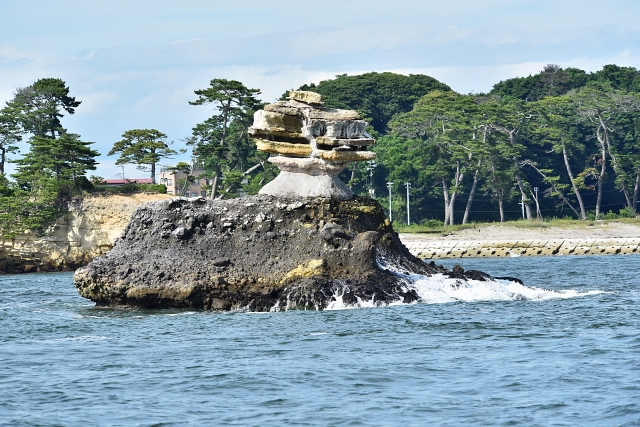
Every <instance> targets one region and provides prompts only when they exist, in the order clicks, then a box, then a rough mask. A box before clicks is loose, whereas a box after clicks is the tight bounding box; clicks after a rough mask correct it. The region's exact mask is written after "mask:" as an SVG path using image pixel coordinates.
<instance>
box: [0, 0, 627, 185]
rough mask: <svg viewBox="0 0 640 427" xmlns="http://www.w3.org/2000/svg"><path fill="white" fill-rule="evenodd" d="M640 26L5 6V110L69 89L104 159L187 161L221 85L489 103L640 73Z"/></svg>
mask: <svg viewBox="0 0 640 427" xmlns="http://www.w3.org/2000/svg"><path fill="white" fill-rule="evenodd" d="M638 16H640V2H639V1H637V0H609V1H607V2H605V3H603V2H601V1H598V2H596V1H592V0H581V1H577V0H576V1H574V0H555V1H547V0H537V1H529V0H483V1H478V0H475V1H472V0H449V1H442V0H439V1H431V0H422V1H420V0H395V1H379V0H340V1H337V0H315V1H304V0H297V1H293V0H271V1H258V0H254V1H249V0H234V1H224V2H222V1H217V0H206V1H205V0H182V1H180V2H177V1H162V2H161V1H157V0H156V1H153V0H135V1H131V0H128V1H124V0H110V1H108V2H106V1H93V0H57V1H56V2H51V1H43V0H19V1H17V0H2V1H1V2H0V101H2V102H4V101H6V100H8V99H10V98H11V97H12V93H13V91H14V90H15V89H16V88H17V87H22V86H28V85H29V84H31V83H33V82H34V81H35V80H37V79H39V78H43V77H57V78H61V79H63V80H65V81H66V82H67V84H68V85H69V86H70V88H71V95H72V96H76V98H77V99H78V100H81V101H82V105H80V107H78V109H77V111H76V114H74V115H73V116H67V117H65V118H63V125H64V126H65V127H67V128H68V129H69V131H71V132H74V133H79V134H81V135H82V137H83V139H84V140H86V141H95V143H96V144H95V145H94V147H95V148H96V149H97V150H98V151H100V152H101V153H105V154H106V153H107V152H108V151H109V149H110V148H111V146H112V145H113V143H114V142H115V141H117V140H119V139H120V138H119V137H120V135H121V134H122V133H123V132H124V131H126V130H128V129H135V128H155V129H158V130H160V131H162V132H164V133H166V134H167V135H168V136H169V139H170V140H172V141H174V146H175V147H182V146H183V143H182V142H181V139H182V138H184V137H186V136H188V135H189V134H190V132H191V128H192V127H193V126H194V125H195V124H197V123H199V122H201V121H203V120H204V119H206V118H207V117H208V116H209V115H210V114H211V109H210V107H208V106H198V107H196V106H190V105H189V104H188V101H190V100H194V99H195V95H194V94H193V91H194V90H196V89H202V88H205V87H206V86H208V83H209V81H210V80H211V79H213V78H229V79H236V80H240V81H242V82H243V83H245V84H246V85H247V86H249V87H253V88H259V89H261V90H262V95H261V98H262V99H264V100H265V101H273V100H275V99H276V98H278V97H279V96H280V95H281V94H282V92H284V91H285V90H286V89H290V88H294V87H298V86H299V85H301V84H303V83H309V82H319V81H320V80H324V79H327V78H331V77H333V76H335V75H336V74H342V73H348V74H357V73H362V72H368V71H379V72H381V71H395V72H399V73H404V74H409V73H414V74H415V73H423V74H428V75H431V76H433V77H435V78H437V79H439V80H440V81H442V82H444V83H447V84H449V85H450V86H451V87H452V88H453V89H454V90H456V91H458V92H461V93H469V92H484V91H488V90H490V89H491V87H492V86H493V84H495V83H497V82H498V81H500V80H504V79H507V78H510V77H516V76H526V75H529V74H534V73H536V72H538V71H539V70H541V69H542V67H543V66H544V65H545V64H548V63H554V64H559V65H561V66H563V67H568V66H573V67H578V68H582V69H585V70H587V71H597V70H599V69H600V68H601V67H602V66H603V65H605V64H611V63H615V64H618V65H624V66H633V67H636V68H640V20H639V19H638ZM185 158H186V157H185ZM99 160H100V162H101V164H100V167H99V169H98V170H97V171H96V173H97V174H98V175H101V176H104V177H115V175H116V174H117V173H119V172H121V170H120V168H119V167H115V166H114V162H115V158H114V157H113V156H112V157H109V156H102V157H101V158H100V159H99ZM177 160H178V159H175V160H172V161H166V163H175V162H176V161H177ZM125 174H126V175H127V177H135V176H138V177H139V176H144V175H145V174H144V173H142V172H140V171H136V169H135V167H134V166H132V165H130V166H127V167H126V171H125Z"/></svg>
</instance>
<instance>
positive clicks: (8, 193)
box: [0, 175, 61, 238]
mask: <svg viewBox="0 0 640 427" xmlns="http://www.w3.org/2000/svg"><path fill="white" fill-rule="evenodd" d="M59 192H60V188H59V187H58V185H57V183H56V182H55V181H44V182H42V186H41V187H40V188H39V191H38V193H37V196H36V197H34V193H33V192H32V191H25V190H23V189H21V188H20V187H18V186H17V185H16V184H15V183H11V182H9V181H8V180H7V178H6V177H5V176H4V175H0V236H3V237H5V238H13V237H14V236H15V235H16V234H19V233H23V232H24V231H26V230H33V231H36V232H38V233H43V232H45V231H46V229H47V227H48V226H49V225H50V224H52V223H53V222H54V221H55V220H56V218H57V217H58V214H59V213H60V207H61V206H60V200H59V197H58V195H59Z"/></svg>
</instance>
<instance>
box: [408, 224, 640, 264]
mask: <svg viewBox="0 0 640 427" xmlns="http://www.w3.org/2000/svg"><path fill="white" fill-rule="evenodd" d="M400 240H401V241H402V243H404V245H405V246H406V247H407V249H409V251H410V252H411V253H412V254H413V255H415V256H417V257H418V258H420V259H423V260H424V259H442V258H485V257H488V258H490V257H508V256H512V257H517V256H554V255H556V256H562V255H615V254H634V253H640V226H637V225H635V224H629V223H622V222H607V223H601V224H597V223H595V224H592V225H587V224H585V225H582V226H571V227H557V226H541V227H530V228H527V227H517V226H513V225H499V224H498V225H496V224H491V225H478V226H477V227H471V228H466V229H463V230H458V231H452V232H448V233H444V234H435V233H434V234H431V233H420V234H417V233H400Z"/></svg>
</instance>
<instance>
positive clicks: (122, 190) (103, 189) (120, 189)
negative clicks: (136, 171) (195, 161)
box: [90, 183, 167, 194]
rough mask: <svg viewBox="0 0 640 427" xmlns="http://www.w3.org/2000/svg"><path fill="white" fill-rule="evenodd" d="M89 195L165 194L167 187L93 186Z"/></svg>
mask: <svg viewBox="0 0 640 427" xmlns="http://www.w3.org/2000/svg"><path fill="white" fill-rule="evenodd" d="M90 192H91V193H99V194H136V193H158V194H167V186H166V185H164V184H136V183H130V184H125V185H94V186H93V188H91V190H90Z"/></svg>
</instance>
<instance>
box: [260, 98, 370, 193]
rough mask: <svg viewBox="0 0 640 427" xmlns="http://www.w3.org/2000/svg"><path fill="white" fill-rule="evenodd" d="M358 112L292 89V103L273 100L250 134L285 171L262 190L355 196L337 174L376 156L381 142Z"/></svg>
mask: <svg viewBox="0 0 640 427" xmlns="http://www.w3.org/2000/svg"><path fill="white" fill-rule="evenodd" d="M366 128H367V122H365V121H364V120H362V118H361V117H360V115H359V114H358V112H357V111H352V110H337V109H331V108H323V107H322V98H321V96H320V95H319V94H317V93H313V92H305V91H292V92H291V94H290V95H289V101H278V102H276V103H274V104H268V105H266V106H265V107H264V110H260V111H257V112H256V113H255V115H254V122H253V126H252V127H251V128H249V134H250V135H251V136H252V138H253V139H254V140H255V141H256V145H257V147H258V150H261V151H265V152H268V153H272V154H273V155H272V156H271V157H270V158H269V161H270V162H271V163H273V164H275V165H276V166H278V168H280V171H281V172H280V174H279V175H278V177H277V178H276V179H275V180H273V181H272V182H270V183H268V184H267V185H265V186H264V187H263V188H262V190H260V194H268V195H272V196H282V197H329V198H332V199H336V200H349V199H351V198H353V193H352V192H351V190H350V189H349V188H348V187H347V186H346V185H344V183H343V182H342V181H340V179H339V178H338V177H337V175H338V174H339V173H340V172H342V171H343V170H344V168H345V166H346V164H347V163H350V162H360V161H366V160H373V159H375V158H376V154H375V153H374V152H371V151H368V149H367V148H368V147H369V146H370V145H372V144H375V143H376V141H375V139H373V138H372V137H371V135H369V134H368V133H367V132H366Z"/></svg>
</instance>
